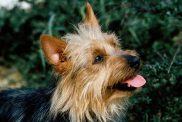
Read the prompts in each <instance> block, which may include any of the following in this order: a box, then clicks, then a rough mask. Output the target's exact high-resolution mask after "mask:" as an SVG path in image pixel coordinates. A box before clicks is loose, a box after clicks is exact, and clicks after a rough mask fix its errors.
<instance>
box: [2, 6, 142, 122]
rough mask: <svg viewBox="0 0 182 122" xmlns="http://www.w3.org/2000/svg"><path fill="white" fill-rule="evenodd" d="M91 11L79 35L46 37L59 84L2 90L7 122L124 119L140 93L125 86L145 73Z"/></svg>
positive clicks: (132, 53)
mask: <svg viewBox="0 0 182 122" xmlns="http://www.w3.org/2000/svg"><path fill="white" fill-rule="evenodd" d="M86 10H87V11H86V12H87V13H86V17H85V21H84V22H83V23H81V24H79V25H78V26H77V27H76V33H72V34H67V35H65V36H64V37H63V38H61V39H58V38H55V37H52V36H49V35H43V36H41V38H40V40H41V46H42V49H43V52H44V54H45V57H46V58H47V60H48V62H49V63H50V64H51V65H52V66H53V68H54V70H55V72H56V74H57V75H58V76H59V77H60V78H59V80H58V82H57V84H56V86H54V87H51V88H44V89H38V90H34V89H31V90H9V91H3V92H1V93H0V105H1V106H0V121H1V122H8V121H9V122H26V121H33V122H52V121H60V122H64V121H65V122H66V121H71V122H87V121H88V122H96V121H99V122H107V121H113V118H114V117H115V116H116V115H122V116H124V113H125V111H124V110H125V109H126V108H127V107H126V106H127V98H128V97H130V96H131V95H132V92H133V91H134V90H135V89H133V88H130V87H128V86H127V85H125V84H124V83H123V82H124V81H125V80H127V79H129V78H131V77H134V76H135V75H136V73H137V71H138V70H139V68H140V66H141V64H140V62H139V61H138V62H137V64H134V65H133V62H131V59H132V58H133V57H134V58H135V57H138V54H137V53H136V52H135V51H132V50H122V49H120V45H119V41H118V39H117V37H116V35H115V34H113V33H104V32H102V31H101V28H100V26H99V24H98V21H97V19H96V17H95V15H94V13H93V10H92V8H91V6H90V4H87V6H86ZM131 63H132V65H131Z"/></svg>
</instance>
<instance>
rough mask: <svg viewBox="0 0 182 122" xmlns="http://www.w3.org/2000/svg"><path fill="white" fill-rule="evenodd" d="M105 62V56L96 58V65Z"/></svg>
mask: <svg viewBox="0 0 182 122" xmlns="http://www.w3.org/2000/svg"><path fill="white" fill-rule="evenodd" d="M103 60H104V56H103V55H97V56H96V57H95V60H94V64H98V63H101V62H102V61H103Z"/></svg>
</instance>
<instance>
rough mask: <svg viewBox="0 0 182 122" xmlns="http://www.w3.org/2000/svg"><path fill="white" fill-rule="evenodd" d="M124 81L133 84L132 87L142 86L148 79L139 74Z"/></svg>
mask: <svg viewBox="0 0 182 122" xmlns="http://www.w3.org/2000/svg"><path fill="white" fill-rule="evenodd" d="M124 83H127V84H128V86H132V87H137V88H138V87H141V86H143V85H144V84H145V83H146V80H145V79H144V78H143V77H142V76H141V75H137V76H135V77H134V78H132V79H129V80H126V81H125V82H124Z"/></svg>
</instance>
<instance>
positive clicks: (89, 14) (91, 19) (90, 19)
mask: <svg viewBox="0 0 182 122" xmlns="http://www.w3.org/2000/svg"><path fill="white" fill-rule="evenodd" d="M84 23H85V24H88V25H91V26H93V27H99V24H98V21H97V18H96V16H95V14H94V11H93V9H92V6H91V5H90V4H89V3H88V2H87V4H86V15H85V20H84Z"/></svg>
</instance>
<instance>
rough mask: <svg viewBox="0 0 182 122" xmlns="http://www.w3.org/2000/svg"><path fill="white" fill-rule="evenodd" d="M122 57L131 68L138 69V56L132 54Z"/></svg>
mask: <svg viewBox="0 0 182 122" xmlns="http://www.w3.org/2000/svg"><path fill="white" fill-rule="evenodd" d="M124 58H125V59H126V60H127V62H128V64H129V66H130V67H131V68H135V69H138V68H139V66H140V57H138V56H132V55H124Z"/></svg>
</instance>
